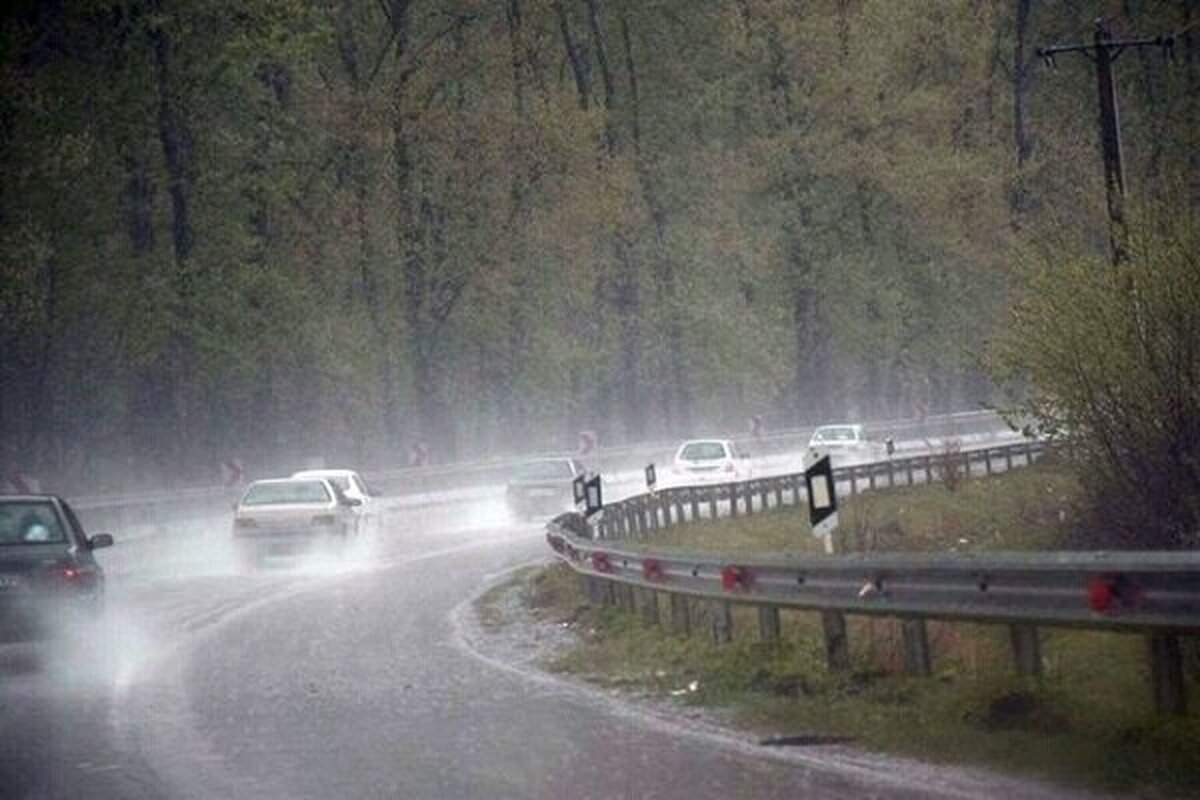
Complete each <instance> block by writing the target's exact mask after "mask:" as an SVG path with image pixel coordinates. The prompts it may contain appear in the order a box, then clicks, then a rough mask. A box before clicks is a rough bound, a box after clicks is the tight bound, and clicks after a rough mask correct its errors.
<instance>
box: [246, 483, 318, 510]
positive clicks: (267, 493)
mask: <svg viewBox="0 0 1200 800" xmlns="http://www.w3.org/2000/svg"><path fill="white" fill-rule="evenodd" d="M328 502H329V490H328V489H326V488H325V484H324V483H322V482H321V481H317V480H312V481H278V482H272V483H256V484H254V485H253V486H251V487H250V489H249V490H248V491H247V492H246V496H245V497H243V498H242V505H244V506H269V505H287V504H293V503H328Z"/></svg>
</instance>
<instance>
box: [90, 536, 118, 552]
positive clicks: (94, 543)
mask: <svg viewBox="0 0 1200 800" xmlns="http://www.w3.org/2000/svg"><path fill="white" fill-rule="evenodd" d="M112 546H113V538H112V534H111V533H97V534H96V535H95V536H92V537H90V538H89V539H88V549H89V550H100V549H101V548H104V547H112Z"/></svg>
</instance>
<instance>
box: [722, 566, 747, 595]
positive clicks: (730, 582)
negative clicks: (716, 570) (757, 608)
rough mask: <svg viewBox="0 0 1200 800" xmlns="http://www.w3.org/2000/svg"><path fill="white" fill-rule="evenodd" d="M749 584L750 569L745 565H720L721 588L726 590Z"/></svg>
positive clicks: (734, 589)
mask: <svg viewBox="0 0 1200 800" xmlns="http://www.w3.org/2000/svg"><path fill="white" fill-rule="evenodd" d="M749 586H750V571H749V570H748V569H746V568H745V567H722V568H721V588H722V589H724V590H725V591H727V592H732V591H736V590H737V589H746V588H748V587H749Z"/></svg>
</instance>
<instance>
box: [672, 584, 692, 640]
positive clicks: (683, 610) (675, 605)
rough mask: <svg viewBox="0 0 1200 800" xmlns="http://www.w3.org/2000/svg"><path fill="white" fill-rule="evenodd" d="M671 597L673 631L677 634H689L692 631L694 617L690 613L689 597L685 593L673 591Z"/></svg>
mask: <svg viewBox="0 0 1200 800" xmlns="http://www.w3.org/2000/svg"><path fill="white" fill-rule="evenodd" d="M669 596H670V598H671V620H670V626H671V633H672V635H675V636H687V635H688V634H689V633H691V632H692V618H691V615H690V614H689V613H688V599H687V597H686V596H685V595H682V594H675V593H674V592H672V593H671V594H670V595H669Z"/></svg>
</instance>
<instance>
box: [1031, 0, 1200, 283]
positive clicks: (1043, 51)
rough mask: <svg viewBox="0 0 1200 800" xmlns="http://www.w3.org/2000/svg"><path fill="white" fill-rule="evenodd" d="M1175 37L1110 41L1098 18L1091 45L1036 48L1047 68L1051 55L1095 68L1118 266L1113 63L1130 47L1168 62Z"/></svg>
mask: <svg viewBox="0 0 1200 800" xmlns="http://www.w3.org/2000/svg"><path fill="white" fill-rule="evenodd" d="M1185 30H1186V29H1185ZM1176 37H1177V34H1173V33H1171V34H1165V35H1161V36H1155V37H1153V38H1139V39H1113V38H1112V35H1111V33H1110V32H1109V29H1108V24H1107V23H1106V22H1105V21H1104V20H1102V19H1098V20H1096V24H1095V32H1094V34H1093V36H1092V41H1091V43H1078V44H1056V45H1049V46H1047V47H1039V48H1038V49H1037V54H1038V56H1039V57H1040V58H1041V59H1042V60H1043V61H1045V62H1046V65H1047V66H1049V67H1053V66H1054V58H1055V56H1058V55H1062V54H1066V53H1080V54H1082V55H1084V56H1086V57H1087V58H1089V59H1091V61H1092V63H1093V64H1095V65H1096V92H1097V96H1098V98H1099V101H1100V102H1099V115H1098V121H1099V127H1100V150H1101V154H1102V155H1103V156H1104V188H1105V194H1106V199H1107V201H1108V221H1109V242H1110V245H1111V247H1112V257H1113V264H1114V265H1116V264H1120V263H1121V262H1123V261H1124V260H1125V258H1126V253H1125V242H1126V236H1125V230H1126V229H1125V210H1124V198H1125V167H1124V160H1123V158H1122V153H1121V120H1120V110H1119V108H1118V105H1117V79H1116V75H1115V74H1114V73H1113V64H1114V63H1115V62H1116V60H1117V59H1118V58H1120V56H1121V54H1122V53H1123V52H1125V51H1126V50H1128V49H1130V48H1133V49H1139V48H1144V47H1156V48H1159V49H1160V50H1162V53H1163V58H1165V59H1171V58H1173V57H1174V55H1175V40H1176Z"/></svg>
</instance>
